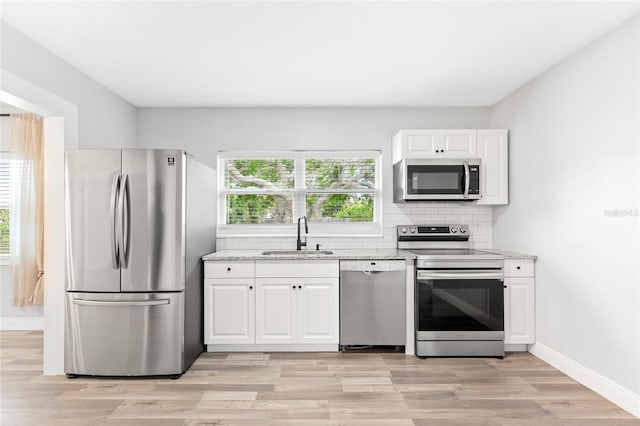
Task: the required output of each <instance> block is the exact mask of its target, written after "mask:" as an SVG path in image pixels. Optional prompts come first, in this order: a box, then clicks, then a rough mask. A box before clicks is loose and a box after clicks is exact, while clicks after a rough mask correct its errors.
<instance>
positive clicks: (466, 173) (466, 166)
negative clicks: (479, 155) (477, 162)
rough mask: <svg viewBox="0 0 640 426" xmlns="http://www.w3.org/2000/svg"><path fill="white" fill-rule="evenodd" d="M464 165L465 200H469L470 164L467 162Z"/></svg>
mask: <svg viewBox="0 0 640 426" xmlns="http://www.w3.org/2000/svg"><path fill="white" fill-rule="evenodd" d="M462 164H463V166H464V198H469V183H470V182H469V181H470V176H469V162H468V161H467V160H465V161H464V162H463V163H462Z"/></svg>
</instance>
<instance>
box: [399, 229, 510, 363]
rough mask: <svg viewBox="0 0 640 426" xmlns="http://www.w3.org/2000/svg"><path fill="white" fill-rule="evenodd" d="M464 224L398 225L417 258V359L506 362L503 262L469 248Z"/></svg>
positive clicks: (402, 239) (499, 257) (403, 244)
mask: <svg viewBox="0 0 640 426" xmlns="http://www.w3.org/2000/svg"><path fill="white" fill-rule="evenodd" d="M469 234H470V231H469V227H468V226H467V225H459V224H455V225H401V226H398V248H399V249H405V250H408V251H411V252H413V253H415V254H416V255H417V258H416V281H415V316H416V317H415V327H416V332H415V338H416V355H417V356H419V357H429V356H496V357H501V358H502V357H504V293H503V292H504V272H503V265H504V257H503V256H502V255H498V254H494V253H490V252H487V251H482V250H475V249H472V248H471V247H470V243H469Z"/></svg>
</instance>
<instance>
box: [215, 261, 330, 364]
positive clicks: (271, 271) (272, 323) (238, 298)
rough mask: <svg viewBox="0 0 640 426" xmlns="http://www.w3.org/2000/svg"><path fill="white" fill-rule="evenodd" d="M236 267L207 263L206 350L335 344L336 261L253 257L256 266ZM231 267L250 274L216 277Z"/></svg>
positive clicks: (327, 346)
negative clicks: (268, 259)
mask: <svg viewBox="0 0 640 426" xmlns="http://www.w3.org/2000/svg"><path fill="white" fill-rule="evenodd" d="M244 263H246V262H244ZM237 266H239V265H233V262H226V263H225V264H224V265H223V266H220V265H216V267H209V268H208V269H207V268H205V271H207V270H209V271H212V274H209V275H207V274H206V272H205V315H204V316H205V343H206V344H207V345H209V346H208V350H209V351H215V350H222V351H233V350H249V349H251V350H261V349H262V350H305V349H306V350H337V349H338V343H339V341H340V336H339V330H340V327H339V294H340V290H339V278H338V274H339V272H338V261H337V260H335V261H305V262H302V261H256V262H255V269H254V268H249V267H247V266H246V265H244V266H243V268H242V272H240V268H238V267H237ZM233 271H238V272H235V273H236V274H245V275H247V274H248V273H247V271H250V272H251V274H252V276H251V277H246V278H221V277H220V276H228V274H230V273H233ZM254 271H255V272H254ZM212 275H213V276H217V275H219V276H217V277H212ZM243 345H244V346H243Z"/></svg>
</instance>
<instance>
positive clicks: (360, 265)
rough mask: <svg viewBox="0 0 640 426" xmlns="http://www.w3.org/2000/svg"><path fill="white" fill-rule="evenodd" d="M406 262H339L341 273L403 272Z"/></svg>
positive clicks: (373, 260) (372, 260) (371, 260)
mask: <svg viewBox="0 0 640 426" xmlns="http://www.w3.org/2000/svg"><path fill="white" fill-rule="evenodd" d="M405 269H406V262H405V261H404V260H377V259H370V260H342V261H340V270H341V271H369V272H374V271H375V272H384V271H404V270H405Z"/></svg>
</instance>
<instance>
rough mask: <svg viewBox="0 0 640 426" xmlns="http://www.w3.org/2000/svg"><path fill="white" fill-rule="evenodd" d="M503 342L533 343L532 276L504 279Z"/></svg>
mask: <svg viewBox="0 0 640 426" xmlns="http://www.w3.org/2000/svg"><path fill="white" fill-rule="evenodd" d="M504 282H505V285H506V286H507V287H506V288H505V289H504V334H505V336H504V343H506V344H533V343H535V312H534V306H535V291H534V285H535V281H534V278H519V277H509V278H505V280H504Z"/></svg>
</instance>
